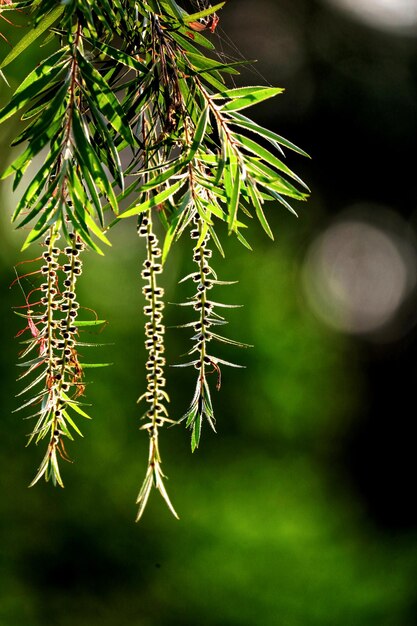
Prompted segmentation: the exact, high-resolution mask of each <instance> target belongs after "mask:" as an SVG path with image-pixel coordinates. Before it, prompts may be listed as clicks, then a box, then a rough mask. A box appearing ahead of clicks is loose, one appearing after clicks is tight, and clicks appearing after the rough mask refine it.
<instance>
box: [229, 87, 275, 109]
mask: <svg viewBox="0 0 417 626" xmlns="http://www.w3.org/2000/svg"><path fill="white" fill-rule="evenodd" d="M282 91H283V89H278V88H275V87H266V88H264V89H259V91H252V92H251V93H249V94H248V95H246V96H242V97H238V98H236V99H233V100H229V102H226V104H224V105H223V106H222V107H221V110H222V111H239V110H240V109H246V108H247V107H251V106H253V105H254V104H258V103H259V102H262V101H263V100H267V99H268V98H273V97H274V96H277V95H278V94H280V93H282Z"/></svg>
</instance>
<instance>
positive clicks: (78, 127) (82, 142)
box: [72, 109, 119, 223]
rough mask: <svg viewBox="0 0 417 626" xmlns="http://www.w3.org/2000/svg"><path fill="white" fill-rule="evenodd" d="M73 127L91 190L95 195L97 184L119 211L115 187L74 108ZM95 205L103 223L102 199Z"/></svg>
mask: <svg viewBox="0 0 417 626" xmlns="http://www.w3.org/2000/svg"><path fill="white" fill-rule="evenodd" d="M72 128H73V133H74V141H75V145H76V148H77V160H78V161H79V163H80V165H81V169H82V170H83V174H84V178H85V181H86V182H87V184H88V183H89V182H90V183H91V185H89V189H90V192H92V195H94V192H93V191H92V189H93V188H94V185H95V184H97V187H98V188H99V189H100V191H101V192H102V193H103V194H104V195H106V196H107V198H108V200H109V202H110V204H111V206H112V209H113V211H114V212H115V213H116V214H117V213H118V211H119V207H118V204H117V199H116V196H115V194H114V191H113V187H112V186H111V184H110V182H109V180H108V178H107V176H106V173H105V172H104V169H103V166H102V164H101V163H100V159H99V158H98V156H97V154H96V151H95V150H94V147H93V146H92V145H91V143H90V142H89V139H88V138H87V137H86V135H85V134H84V128H83V125H82V120H81V118H80V117H79V114H78V112H77V111H76V110H75V109H74V110H73V112H72ZM95 207H96V209H97V215H98V218H99V220H100V222H101V223H103V212H102V208H101V204H100V201H96V202H95Z"/></svg>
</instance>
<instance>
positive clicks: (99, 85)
mask: <svg viewBox="0 0 417 626" xmlns="http://www.w3.org/2000/svg"><path fill="white" fill-rule="evenodd" d="M77 59H78V63H79V66H80V70H81V75H82V78H83V79H84V81H85V83H86V86H87V90H86V93H88V94H89V96H90V97H91V98H94V99H95V100H96V102H97V108H98V110H99V111H101V113H102V114H103V115H104V117H105V118H106V119H107V120H108V122H109V124H111V126H113V128H114V129H115V130H116V131H117V132H118V133H119V134H120V135H121V137H123V139H124V140H125V141H126V142H127V143H128V145H130V146H137V141H136V140H135V138H134V137H133V135H132V131H131V130H130V125H129V123H128V121H127V119H126V117H125V114H124V111H123V108H122V106H121V104H120V102H119V101H118V99H117V98H116V96H115V94H114V93H113V91H112V89H111V88H110V86H109V85H108V83H107V82H106V80H105V79H104V78H103V76H102V75H101V74H100V72H99V71H98V70H96V68H95V67H94V66H93V65H91V63H89V62H88V61H87V60H86V59H85V58H84V57H83V56H82V55H81V54H80V53H79V52H77Z"/></svg>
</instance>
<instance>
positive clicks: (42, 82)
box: [0, 47, 69, 123]
mask: <svg viewBox="0 0 417 626" xmlns="http://www.w3.org/2000/svg"><path fill="white" fill-rule="evenodd" d="M66 51H67V48H66V47H65V48H63V49H62V50H59V51H58V52H55V53H54V54H52V55H51V56H50V57H48V58H47V59H45V61H44V62H43V63H41V64H40V65H39V66H38V67H36V68H35V69H34V70H33V71H32V72H30V74H28V76H27V77H26V78H25V79H24V81H23V82H22V83H21V84H20V85H19V87H18V88H17V89H16V91H15V92H14V94H13V96H12V97H11V99H10V102H9V103H8V104H6V106H5V107H3V109H2V110H1V111H0V123H2V122H4V121H5V120H7V119H8V118H9V117H11V116H12V115H14V113H16V112H17V111H18V110H19V109H21V108H22V107H24V106H25V105H26V104H27V103H28V102H29V101H30V100H31V98H35V97H36V96H37V95H38V94H39V93H40V92H41V90H42V89H44V88H45V87H46V86H48V85H49V84H50V83H52V82H53V81H54V80H56V78H57V77H58V76H59V75H60V74H61V73H62V72H63V71H64V69H65V67H66V65H67V64H68V63H69V61H68V62H65V63H59V61H60V60H61V59H62V57H63V56H64V54H66Z"/></svg>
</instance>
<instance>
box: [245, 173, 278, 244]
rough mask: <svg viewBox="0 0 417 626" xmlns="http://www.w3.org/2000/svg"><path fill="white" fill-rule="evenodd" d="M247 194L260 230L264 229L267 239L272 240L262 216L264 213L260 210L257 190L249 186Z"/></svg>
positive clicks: (269, 229)
mask: <svg viewBox="0 0 417 626" xmlns="http://www.w3.org/2000/svg"><path fill="white" fill-rule="evenodd" d="M248 192H249V196H250V198H251V200H252V204H253V206H254V207H255V211H256V215H257V218H258V220H259V221H260V223H261V225H262V228H263V229H264V231H265V232H266V234H267V235H268V237H270V238H271V239H272V240H273V239H274V234H273V232H272V230H271V228H270V226H269V224H268V221H267V219H266V217H265V215H264V212H263V210H262V204H261V201H260V199H259V196H258V194H257V189H256V188H255V187H254V186H253V185H251V184H250V182H249V185H248Z"/></svg>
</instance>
